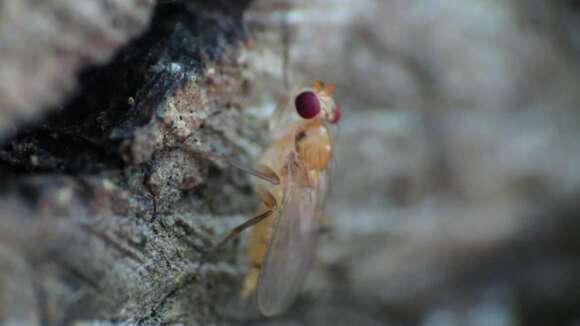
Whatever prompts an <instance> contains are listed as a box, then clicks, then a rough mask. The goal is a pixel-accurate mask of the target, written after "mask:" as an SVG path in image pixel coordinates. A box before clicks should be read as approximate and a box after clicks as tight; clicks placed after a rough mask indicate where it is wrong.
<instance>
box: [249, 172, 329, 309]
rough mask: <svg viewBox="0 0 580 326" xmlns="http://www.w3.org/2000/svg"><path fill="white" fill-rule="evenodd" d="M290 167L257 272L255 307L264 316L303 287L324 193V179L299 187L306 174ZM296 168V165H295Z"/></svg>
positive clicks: (281, 306) (319, 220) (317, 228)
mask: <svg viewBox="0 0 580 326" xmlns="http://www.w3.org/2000/svg"><path fill="white" fill-rule="evenodd" d="M292 163H293V162H291V163H290V164H289V166H291V167H292V166H294V168H289V169H288V171H289V173H288V180H287V181H288V182H287V184H286V186H285V191H284V198H283V200H282V205H281V207H280V209H279V210H278V213H277V216H276V222H275V223H276V226H275V231H274V234H273V236H272V240H271V241H270V246H269V248H268V252H267V254H266V258H265V259H264V261H263V263H262V267H261V271H260V279H259V283H258V305H259V307H260V310H261V311H262V313H263V314H264V315H266V316H272V315H276V314H278V313H280V312H283V311H284V310H286V308H288V306H289V305H290V304H291V303H292V302H293V301H294V298H295V297H296V295H297V294H298V292H299V291H300V289H301V288H302V283H303V282H304V279H305V278H306V274H307V272H308V269H309V268H310V264H311V262H312V258H313V257H314V254H315V251H316V245H317V239H318V232H319V229H320V225H321V219H322V208H323V203H324V197H325V195H326V191H327V180H326V176H325V175H322V176H321V177H320V178H319V182H318V183H317V184H316V185H314V186H313V187H310V186H307V185H304V186H300V185H299V182H298V180H299V177H300V176H301V175H304V173H305V171H303V170H302V168H300V167H296V166H297V165H298V164H292ZM298 166H299V165H298Z"/></svg>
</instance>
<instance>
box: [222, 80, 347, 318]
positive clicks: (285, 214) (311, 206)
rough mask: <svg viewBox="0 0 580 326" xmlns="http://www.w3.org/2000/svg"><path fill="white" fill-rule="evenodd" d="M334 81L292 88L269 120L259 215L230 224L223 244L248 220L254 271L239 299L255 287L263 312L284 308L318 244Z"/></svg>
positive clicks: (336, 111)
mask: <svg viewBox="0 0 580 326" xmlns="http://www.w3.org/2000/svg"><path fill="white" fill-rule="evenodd" d="M333 91H334V84H328V85H325V84H324V83H322V82H320V81H316V82H315V83H314V85H312V86H307V87H304V86H302V87H295V88H294V89H293V90H292V92H291V93H290V96H288V97H287V98H285V99H283V100H281V101H280V102H279V104H278V107H277V109H276V111H275V112H274V114H273V117H272V119H271V120H270V125H269V129H270V136H271V141H272V142H271V145H270V146H269V147H268V148H267V149H266V150H265V152H264V153H263V154H262V156H261V157H260V159H259V160H258V162H257V164H256V167H255V170H248V169H245V170H246V171H249V172H251V173H252V174H253V175H255V176H257V177H259V180H258V181H257V182H256V185H255V188H256V192H257V193H258V195H259V196H260V199H261V205H260V208H259V211H258V215H257V216H256V217H254V218H252V219H250V220H248V221H246V222H245V223H243V224H241V225H239V226H238V227H236V228H235V229H233V230H232V231H231V232H230V233H229V234H228V236H227V237H226V238H225V239H224V240H223V241H222V242H221V243H220V245H221V244H223V243H224V242H226V241H227V240H229V239H231V238H232V237H234V236H236V235H238V234H239V233H240V232H241V231H243V230H244V229H246V228H247V227H250V226H255V228H254V229H253V232H252V235H251V238H250V243H249V256H250V260H251V270H250V271H249V272H248V273H247V275H246V276H245V280H244V283H243V286H242V290H241V297H242V298H247V297H248V296H249V295H250V294H252V293H253V292H255V291H256V292H257V299H258V306H259V308H260V311H261V312H262V313H263V314H264V315H266V316H272V315H276V314H279V313H281V312H283V311H285V310H286V309H287V308H288V307H289V306H290V304H292V302H293V301H294V299H295V297H296V295H297V294H298V292H299V291H300V289H301V288H302V284H303V282H304V279H305V276H306V273H307V272H308V270H309V268H310V265H311V263H312V260H313V258H314V253H315V252H316V247H317V243H318V235H319V231H320V229H321V227H322V223H323V218H324V213H323V210H324V200H325V197H326V194H327V191H328V177H327V169H328V167H329V164H330V161H331V159H332V138H331V134H330V130H329V127H328V124H335V123H337V122H338V121H339V120H340V117H341V109H340V106H339V105H338V103H337V102H335V100H334V98H333V97H332V93H333Z"/></svg>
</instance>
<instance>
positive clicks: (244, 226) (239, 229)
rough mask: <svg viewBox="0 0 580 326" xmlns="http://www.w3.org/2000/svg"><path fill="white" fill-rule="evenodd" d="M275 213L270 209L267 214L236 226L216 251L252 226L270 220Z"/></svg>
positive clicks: (218, 245)
mask: <svg viewBox="0 0 580 326" xmlns="http://www.w3.org/2000/svg"><path fill="white" fill-rule="evenodd" d="M273 212H274V210H272V209H269V210H267V211H266V212H264V213H262V214H260V215H258V216H256V217H252V218H251V219H249V220H247V221H246V222H244V223H242V224H240V225H238V226H236V227H235V228H234V229H233V230H232V231H231V232H230V233H229V234H228V235H227V236H226V237H225V238H224V239H223V240H222V241H220V242H219V243H218V244H217V246H216V249H219V248H221V247H222V246H223V245H224V244H225V243H226V242H228V241H229V240H230V239H232V238H234V237H236V236H238V235H239V234H240V233H241V232H242V231H244V230H245V229H247V228H249V227H250V226H252V225H256V224H258V223H260V222H261V221H263V220H264V219H266V218H268V217H269V216H271V215H272V213H273Z"/></svg>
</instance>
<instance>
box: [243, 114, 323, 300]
mask: <svg viewBox="0 0 580 326" xmlns="http://www.w3.org/2000/svg"><path fill="white" fill-rule="evenodd" d="M292 155H296V156H295V157H296V159H297V161H298V162H299V164H303V165H304V166H303V170H304V171H305V175H303V176H301V177H300V178H299V179H298V180H296V182H298V183H299V184H304V183H307V184H308V185H310V186H314V185H316V183H317V182H318V178H319V176H320V174H321V173H322V172H324V171H325V170H326V168H327V166H328V164H329V162H330V160H331V157H332V147H331V137H330V133H329V130H328V128H327V127H326V125H325V124H324V122H323V120H322V119H321V118H315V119H312V120H300V121H298V122H295V123H293V124H292V125H291V126H289V127H287V131H286V132H285V133H284V134H283V135H282V136H281V137H280V138H279V139H278V140H276V141H275V142H274V143H273V144H272V145H271V146H270V147H269V148H268V149H267V150H266V151H265V152H264V154H263V155H262V156H261V157H260V159H259V160H258V162H257V170H259V171H260V170H261V171H268V172H267V173H270V174H272V173H274V174H276V176H277V178H278V179H279V180H280V183H279V184H278V185H272V184H269V183H266V182H259V183H257V185H256V190H257V192H258V194H259V195H260V197H261V198H262V205H261V207H260V211H259V213H263V212H265V211H267V210H273V211H274V214H272V215H271V216H270V217H269V218H266V219H264V220H263V221H261V222H260V223H258V224H257V225H256V226H255V227H254V228H253V230H252V233H251V237H250V243H249V248H248V254H249V257H250V262H251V267H250V271H249V272H248V273H247V274H246V277H245V279H244V283H243V286H242V290H241V296H242V298H245V297H247V296H249V295H250V294H252V293H253V292H254V291H255V289H256V286H257V283H258V276H259V273H260V266H261V263H262V260H263V259H264V256H265V254H266V252H267V250H268V247H269V244H270V240H271V238H272V234H273V232H274V226H275V224H274V222H275V221H276V218H275V217H276V216H277V214H276V210H277V209H278V205H280V203H281V202H282V198H283V196H284V194H283V191H284V189H285V184H286V178H287V175H288V173H287V171H288V162H289V157H290V156H292Z"/></svg>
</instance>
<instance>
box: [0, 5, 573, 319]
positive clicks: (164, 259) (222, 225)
mask: <svg viewBox="0 0 580 326" xmlns="http://www.w3.org/2000/svg"><path fill="white" fill-rule="evenodd" d="M4 3H5V4H6V5H4V4H3V5H4V7H2V9H3V8H5V7H6V8H8V7H7V6H8V4H10V6H12V7H14V8H16V7H19V6H25V5H30V6H33V7H32V9H34V10H30V9H26V10H24V11H23V12H24V13H25V14H27V15H28V14H29V13H34V12H41V13H42V14H40V15H41V16H42V15H47V14H46V13H47V12H48V13H51V14H49V15H48V16H49V17H53V16H54V17H61V16H60V15H56V14H52V13H54V12H60V11H59V10H61V9H59V10H56V9H53V8H52V7H51V6H50V5H49V4H50V3H52V2H46V3H47V5H46V6H42V5H39V4H38V3H35V2H32V1H25V2H18V3H17V4H15V3H16V1H4ZM54 3H55V4H56V3H58V4H59V6H61V5H62V8H65V9H62V10H64V12H69V11H70V10H75V9H74V8H84V5H79V4H80V3H83V2H80V1H79V2H73V1H71V2H66V1H65V2H54ZM91 3H92V2H88V1H87V2H86V4H87V7H86V8H85V9H84V10H85V12H86V13H87V15H94V14H95V13H96V12H102V11H103V10H104V9H103V10H101V11H94V10H93V11H91V10H88V9H90V8H92V7H91V6H90V5H89V4H91ZM106 3H109V4H112V3H114V4H117V2H102V6H103V7H102V8H110V9H111V17H119V16H118V15H137V16H138V17H142V18H141V19H143V20H137V21H139V22H141V21H142V24H143V25H144V24H146V23H147V20H146V18H145V17H148V15H149V14H148V13H145V11H144V10H145V9H144V8H147V6H148V5H147V2H137V1H136V2H119V3H118V4H117V5H119V6H120V4H126V5H127V6H133V7H131V8H132V9H129V10H119V8H120V7H118V6H115V5H112V7H111V6H107V5H105V4H106ZM184 3H187V7H188V9H189V10H185V9H184V8H185V7H183V6H182V5H181V4H179V2H178V3H173V4H168V5H163V6H159V7H157V8H156V10H155V12H156V16H155V17H154V19H153V21H152V23H151V26H152V30H151V31H149V32H148V33H147V34H145V36H143V37H141V38H140V39H139V40H138V41H137V42H134V43H132V44H130V45H129V46H127V47H126V48H124V49H122V50H120V51H119V52H117V54H116V56H115V59H114V61H112V62H111V63H109V64H108V65H106V66H104V67H102V68H96V69H90V70H88V71H86V72H84V73H83V74H81V75H80V87H79V92H78V95H76V96H75V97H74V98H73V99H72V100H71V101H69V102H66V104H63V105H61V106H60V107H59V109H57V110H56V113H53V114H51V115H50V116H48V117H44V118H42V117H43V116H42V115H40V116H38V118H37V119H38V120H37V121H39V122H38V123H37V124H36V125H35V126H34V127H32V128H25V129H23V128H18V129H17V130H16V136H13V137H11V138H9V139H8V140H7V141H6V142H5V144H4V147H3V149H2V150H0V160H1V162H2V165H1V166H0V167H1V172H2V176H3V177H4V178H5V182H4V184H5V186H3V187H2V191H1V193H0V201H1V205H0V218H1V219H0V270H1V271H2V273H1V274H0V319H1V320H2V321H3V322H4V323H6V324H9V323H13V324H18V323H24V322H26V323H28V324H40V322H41V321H46V322H47V323H48V324H55V325H58V324H67V323H73V322H77V323H78V324H81V325H113V324H123V323H125V324H164V323H165V324H172V323H182V324H188V325H189V324H191V325H195V324H201V325H205V324H212V323H213V324H247V325H385V324H395V325H401V324H403V325H414V324H420V325H517V324H524V325H534V324H535V325H567V324H573V323H577V322H579V321H580V316H578V306H579V305H580V299H579V297H578V293H579V291H578V290H580V278H578V276H577V275H580V274H579V272H580V270H579V269H580V260H579V259H578V257H579V256H580V251H579V250H578V248H579V245H580V243H579V242H578V235H579V234H580V223H579V221H578V218H579V216H578V213H577V212H578V201H577V198H578V193H579V191H580V167H579V165H578V163H577V162H578V161H579V160H580V146H579V145H578V141H577V139H579V138H580V137H579V136H580V127H579V126H580V124H579V122H580V111H578V105H579V104H580V95H579V94H580V93H579V92H578V91H577V90H578V88H579V86H580V75H579V74H578V71H579V69H578V68H579V63H578V57H579V54H580V52H579V51H580V44H579V43H578V40H577V39H576V38H575V35H577V34H578V33H577V31H578V30H579V24H580V18H578V17H579V15H580V11H579V10H580V9H579V8H578V7H577V5H575V4H574V3H573V2H565V1H562V2H552V1H539V0H538V1H518V0H512V1H480V0H471V1H464V2H453V1H443V0H441V1H439V0H434V1H405V0H394V1H379V0H365V1H355V0H341V1H323V0H317V1H311V2H308V3H305V2H299V1H269V0H264V1H261V0H260V1H254V2H253V3H252V4H251V5H250V7H249V8H247V9H246V3H240V2H236V3H227V2H226V1H217V2H203V1H187V2H185V1H184ZM99 4H101V3H99ZM37 7H38V8H37ZM69 7H70V8H69ZM22 8H24V7H22ZM58 8H61V7H58ZM96 8H101V7H99V6H97V7H96ZM142 10H143V11H142ZM105 11H106V10H105ZM6 12H7V11H0V13H2V15H4V14H5V13H6ZM141 12H143V13H142V14H140V13H141ZM24 13H23V14H24ZM242 13H244V16H245V18H244V19H245V22H246V26H245V27H243V26H242V23H241V16H242ZM10 17H11V20H7V19H4V20H2V23H1V24H5V26H9V27H10V28H16V27H14V26H16V25H18V24H17V22H21V24H24V23H22V20H18V19H16V18H17V17H18V16H13V15H12V16H10ZM97 17H99V16H97ZM134 19H137V18H134ZM83 21H85V20H83ZM86 21H88V22H90V21H91V20H90V19H87V20H86ZM99 21H100V22H101V23H102V25H98V26H103V28H104V29H105V30H107V29H108V28H112V29H113V30H114V29H115V28H121V29H122V30H124V31H125V32H124V34H123V35H125V37H129V36H130V35H135V33H138V28H135V29H133V28H131V26H137V25H130V26H128V27H127V28H126V29H125V27H123V26H125V25H124V24H121V25H115V24H114V23H111V22H110V21H109V20H106V19H105V20H99ZM121 21H126V19H121ZM127 21H132V20H127ZM73 22H74V21H73ZM109 24H111V25H112V26H121V27H111V26H109ZM24 25H25V26H35V25H34V24H24ZM89 25H90V24H89ZM143 25H142V26H143ZM3 26H4V25H3ZM90 26H92V25H90ZM7 28H8V27H7ZM245 28H247V32H248V33H249V34H248V33H246V29H245ZM16 31H17V33H23V34H22V35H23V36H22V39H25V36H26V35H37V33H36V34H35V33H31V34H26V33H24V30H22V29H16ZM99 31H100V30H99ZM15 33H16V32H15ZM47 33H48V31H47ZM55 33H56V34H54V35H55V37H56V39H57V40H59V42H60V40H63V42H64V40H66V39H68V38H67V37H69V36H68V34H69V33H71V35H72V36H71V37H76V36H78V35H84V36H82V37H81V39H82V42H88V43H87V44H90V45H91V46H94V47H96V48H98V49H95V50H93V51H92V52H91V51H89V52H91V53H92V56H90V58H91V60H88V61H87V60H85V59H82V58H84V57H83V55H81V54H82V53H83V52H75V51H72V52H71V55H72V56H74V57H75V58H76V59H75V60H81V61H79V62H82V64H83V65H84V64H87V63H93V62H101V60H105V59H107V58H108V57H109V56H110V51H111V50H112V49H113V48H114V47H115V46H116V45H118V44H120V43H122V42H124V40H125V39H123V40H122V41H119V43H118V44H117V43H115V44H114V45H111V44H109V43H107V42H105V43H102V44H101V43H99V42H94V39H92V38H90V37H89V38H84V37H85V36H87V37H88V36H90V35H93V34H91V33H89V34H83V33H80V32H79V30H78V29H72V30H71V31H70V32H69V31H68V30H67V31H65V32H60V33H59V32H55ZM2 35H8V34H5V33H2ZM10 35H14V34H10ZM51 35H52V34H51ZM75 35H76V36H75ZM94 35H96V36H94ZM94 35H93V36H94V37H97V36H98V37H97V39H103V38H107V37H108V36H107V35H110V34H107V33H101V32H97V33H96V34H94ZM115 35H116V34H115ZM248 35H249V37H248ZM39 37H41V36H39ZM107 39H109V38H107ZM284 39H288V40H289V42H284V41H283V40H284ZM50 44H52V43H51V42H49V46H50ZM75 44H76V43H75ZM82 44H85V43H82ZM27 46H28V48H27V49H30V50H27V51H24V52H25V54H28V56H26V55H22V56H21V57H18V56H17V55H14V54H12V55H11V56H10V58H11V59H12V60H16V61H18V62H23V63H26V62H28V61H26V60H28V57H29V56H42V54H43V53H46V51H48V50H46V49H47V48H46V47H43V44H42V42H39V41H36V42H33V41H32V40H30V41H29V42H27ZM44 46H46V45H44ZM37 47H38V48H37ZM82 48H83V49H84V48H85V47H82ZM285 48H288V53H289V59H290V60H289V65H288V69H287V70H286V71H287V73H288V76H289V77H290V78H289V79H290V81H291V82H292V83H295V82H302V81H305V80H312V79H323V80H329V81H335V82H336V83H337V84H338V88H337V94H338V95H337V96H338V99H339V101H340V102H341V103H342V106H343V108H344V114H343V120H342V122H341V125H340V127H339V128H338V130H335V131H336V138H335V149H336V161H335V162H334V164H333V167H332V169H331V173H332V193H331V196H330V200H329V202H328V205H327V208H328V213H329V215H330V217H331V218H332V220H333V224H332V227H331V231H330V232H328V233H327V234H325V235H324V236H323V238H322V240H321V247H320V250H319V252H318V253H317V257H318V262H317V264H316V266H315V268H314V269H313V271H312V273H311V274H310V277H309V279H308V280H307V283H306V287H305V289H304V295H303V296H302V297H301V298H300V299H299V300H298V302H297V304H296V305H295V306H294V307H293V309H291V311H289V312H288V314H286V315H284V316H280V317H278V318H275V319H263V318H260V317H259V316H258V315H257V313H256V311H255V307H253V305H252V304H251V303H248V304H246V305H239V304H237V303H236V297H237V291H238V287H239V282H240V280H241V277H242V275H243V272H244V270H245V269H246V268H247V265H246V264H247V261H246V260H245V258H244V251H243V241H242V242H241V245H240V243H238V242H234V243H232V244H231V245H229V246H227V248H225V249H224V250H223V251H221V252H218V253H213V252H209V251H208V248H210V244H211V243H212V242H214V241H216V240H217V239H219V238H220V237H221V236H222V235H223V234H224V233H225V232H227V230H228V229H230V228H231V227H233V226H235V225H236V224H238V223H240V222H241V221H243V220H244V219H245V218H247V217H248V216H250V215H251V214H252V213H253V210H254V208H255V206H256V204H257V199H256V197H255V195H254V194H253V193H252V190H251V181H250V179H249V177H248V176H246V175H244V174H243V173H241V172H239V171H236V170H233V169H231V168H229V167H228V166H226V165H223V164H221V163H220V162H212V161H211V160H208V159H207V157H205V156H204V154H203V152H204V151H207V150H212V151H217V152H219V153H222V154H225V155H230V156H231V157H233V158H235V159H237V160H239V161H241V162H243V163H244V164H248V165H250V164H251V161H252V159H253V158H255V157H256V156H257V155H258V154H259V153H260V151H261V149H262V148H263V147H264V146H265V145H267V142H266V139H265V137H264V136H265V133H264V130H265V129H264V128H265V126H266V122H267V117H268V114H269V113H270V112H271V110H272V109H273V106H274V103H275V101H276V99H277V97H278V96H279V95H281V94H282V93H283V92H284V91H285V86H284V82H283V79H284V78H283V69H282V67H283V65H284V53H285ZM15 49H16V48H14V47H11V48H10V50H11V51H16V50H15ZM6 53H11V52H6ZM14 53H16V52H14ZM48 53H49V54H50V55H49V54H46V58H44V56H43V58H44V59H43V60H42V63H43V65H47V66H48V67H52V68H51V69H53V70H54V69H56V70H58V71H59V72H65V71H69V70H66V69H65V68H66V67H75V68H74V69H72V70H70V72H69V73H68V74H66V76H65V77H66V78H67V80H69V82H67V83H69V84H67V85H72V83H73V82H72V80H74V79H71V78H72V77H73V76H74V73H76V71H77V69H78V67H80V66H81V64H80V63H79V64H78V66H74V65H72V66H71V65H65V64H63V63H62V62H60V61H58V60H64V59H65V58H66V56H64V55H60V54H58V55H57V54H54V52H50V51H48ZM67 53H68V52H67ZM53 54H54V55H53ZM3 55H4V53H0V59H1V60H4V61H6V60H8V59H4V57H3ZM54 58H57V59H54ZM19 60H21V61H19ZM51 60H53V61H51ZM54 60H57V61H54ZM6 62H10V61H6ZM55 62H56V63H55ZM75 62H77V61H75ZM15 66H18V65H15ZM3 67H4V68H1V67H0V72H1V71H3V70H2V69H8V68H6V67H5V65H3ZM33 71H34V72H39V73H41V72H42V71H43V70H42V69H40V68H39V69H34V70H33ZM23 75H24V76H29V77H30V78H31V79H33V81H34V83H38V85H41V86H39V87H40V88H41V89H44V87H56V85H61V84H59V83H53V82H51V81H52V79H50V78H48V79H46V78H44V79H43V78H40V77H38V78H37V77H34V78H33V77H32V76H31V75H30V74H22V73H21V72H20V73H18V76H19V78H23V77H22V76H23ZM0 76H2V74H0ZM59 76H61V75H59ZM62 76H64V75H62ZM2 78H4V77H2ZM12 78H13V77H12ZM59 78H60V77H59ZM63 78H64V77H63ZM22 80H24V79H22ZM17 81H19V79H17ZM11 85H12V86H13V85H14V83H12V84H10V85H7V84H6V83H4V86H0V87H4V88H0V94H4V93H6V94H8V95H9V96H4V95H2V96H0V99H1V100H0V101H4V99H7V100H10V99H11V98H12V99H13V98H17V97H14V96H17V95H19V94H20V93H19V92H20V91H19V90H20V89H21V88H15V89H16V90H18V91H15V89H11V88H7V87H11ZM59 87H60V86H59ZM4 89H5V90H4ZM59 89H60V88H59ZM64 89H65V88H62V90H63V91H62V92H53V93H50V94H51V96H52V95H54V94H59V95H58V97H54V98H52V97H43V94H45V93H42V92H41V93H38V96H37V95H32V94H33V93H30V94H31V95H30V96H28V97H27V98H26V100H27V102H26V103H24V102H22V103H24V104H26V105H27V107H30V108H31V109H30V110H29V111H27V112H30V116H33V115H36V114H35V113H33V112H41V111H44V110H45V109H47V108H49V107H50V105H49V104H54V103H65V102H61V101H62V98H63V97H61V95H63V94H65V92H64ZM66 89H70V88H68V86H67V88H66ZM3 92H4V93H3ZM34 94H37V93H34ZM1 103H2V105H1V107H2V110H1V111H0V114H1V115H2V116H1V117H2V119H1V121H2V122H1V123H0V128H1V130H0V131H2V132H4V133H5V135H9V134H14V132H15V131H14V130H12V129H10V128H11V127H4V126H11V125H13V124H14V123H15V122H17V121H19V119H20V117H19V116H17V115H14V114H13V113H14V109H13V104H12V102H6V103H8V104H6V105H5V104H4V102H1ZM14 103H16V102H14ZM19 103H20V102H19ZM26 114H28V113H26ZM17 126H18V124H17ZM184 148H185V149H186V150H184ZM192 151H193V152H196V153H192Z"/></svg>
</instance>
